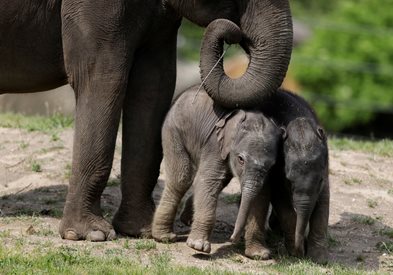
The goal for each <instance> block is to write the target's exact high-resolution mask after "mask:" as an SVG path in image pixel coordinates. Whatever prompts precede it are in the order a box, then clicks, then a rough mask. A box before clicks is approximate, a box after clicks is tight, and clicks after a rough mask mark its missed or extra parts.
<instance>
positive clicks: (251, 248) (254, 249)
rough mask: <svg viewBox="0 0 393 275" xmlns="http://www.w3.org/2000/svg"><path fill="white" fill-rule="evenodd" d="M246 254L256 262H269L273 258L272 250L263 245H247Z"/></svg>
mask: <svg viewBox="0 0 393 275" xmlns="http://www.w3.org/2000/svg"><path fill="white" fill-rule="evenodd" d="M244 254H245V255H246V256H247V257H249V258H251V259H254V260H269V259H270V257H271V252H270V250H269V249H268V248H266V247H264V246H263V245H262V244H252V245H246V251H245V252H244Z"/></svg>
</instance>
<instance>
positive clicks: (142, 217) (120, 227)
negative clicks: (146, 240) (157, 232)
mask: <svg viewBox="0 0 393 275" xmlns="http://www.w3.org/2000/svg"><path fill="white" fill-rule="evenodd" d="M143 205H144V207H141V205H139V206H138V207H132V206H127V207H125V206H122V205H120V208H119V210H118V211H117V213H116V214H115V217H114V218H113V221H112V224H113V227H114V228H115V230H116V232H117V233H119V234H122V235H126V236H132V237H139V236H143V237H151V223H152V220H153V214H154V209H155V205H154V203H153V202H151V203H145V204H143Z"/></svg>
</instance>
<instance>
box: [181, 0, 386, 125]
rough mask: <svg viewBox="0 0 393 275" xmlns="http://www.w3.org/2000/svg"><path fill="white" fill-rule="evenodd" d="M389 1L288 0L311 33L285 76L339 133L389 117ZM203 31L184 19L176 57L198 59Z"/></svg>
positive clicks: (295, 52) (324, 121)
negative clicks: (293, 79)
mask: <svg viewBox="0 0 393 275" xmlns="http://www.w3.org/2000/svg"><path fill="white" fill-rule="evenodd" d="M392 4H393V1H392V0H380V1H369V0H360V1H359V0H346V1H338V0H331V1H313V0H297V1H291V6H292V12H293V15H294V18H295V19H296V20H298V21H300V22H302V23H304V24H305V26H307V27H308V28H310V30H311V37H310V38H309V39H308V40H306V41H305V42H304V43H303V44H302V45H301V46H300V47H298V48H296V49H295V50H294V52H293V56H292V61H291V65H290V75H291V76H294V77H295V79H296V81H297V82H298V83H299V86H300V91H298V92H300V93H301V94H302V95H303V96H304V97H306V98H307V99H308V101H310V102H311V104H312V105H313V106H314V107H315V108H316V110H317V113H318V115H319V117H320V118H321V121H322V124H323V125H324V126H325V127H326V128H327V129H328V130H330V131H334V132H339V131H341V130H344V129H347V128H353V127H359V126H360V127H361V126H362V125H365V124H367V123H370V122H371V123H372V120H373V118H375V117H376V115H377V114H383V115H391V116H392V117H393V81H392V79H393V12H392V11H391V8H390V7H392ZM202 34H203V29H201V28H199V27H196V26H195V25H193V24H191V23H189V22H183V24H182V27H181V30H180V36H179V57H180V58H182V59H191V60H196V61H197V60H199V46H200V38H201V36H202Z"/></svg>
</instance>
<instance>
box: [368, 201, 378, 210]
mask: <svg viewBox="0 0 393 275" xmlns="http://www.w3.org/2000/svg"><path fill="white" fill-rule="evenodd" d="M367 205H368V207H370V208H375V207H377V206H378V202H377V201H376V200H373V199H368V200H367Z"/></svg>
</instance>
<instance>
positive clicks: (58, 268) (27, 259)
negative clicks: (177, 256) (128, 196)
mask: <svg viewBox="0 0 393 275" xmlns="http://www.w3.org/2000/svg"><path fill="white" fill-rule="evenodd" d="M104 254H105V255H101V256H100V255H93V253H92V251H91V250H90V249H86V248H81V247H79V248H78V249H76V248H71V247H67V246H61V247H58V248H48V247H42V248H35V249H33V251H31V252H26V251H22V250H21V248H19V249H18V248H15V247H13V248H12V249H10V248H8V247H5V246H3V245H2V244H0V273H1V274H34V273H38V274H195V275H199V274H200V275H202V274H235V273H233V272H229V271H218V270H215V269H199V268H195V267H180V266H177V265H176V264H174V263H173V262H172V257H171V255H170V254H169V252H165V251H163V252H160V253H156V254H154V255H152V256H150V263H149V264H148V265H146V264H144V263H141V262H140V260H139V259H138V257H136V256H135V257H133V256H132V255H122V254H121V253H120V254H119V251H118V250H114V249H108V250H106V252H105V253H104Z"/></svg>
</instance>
